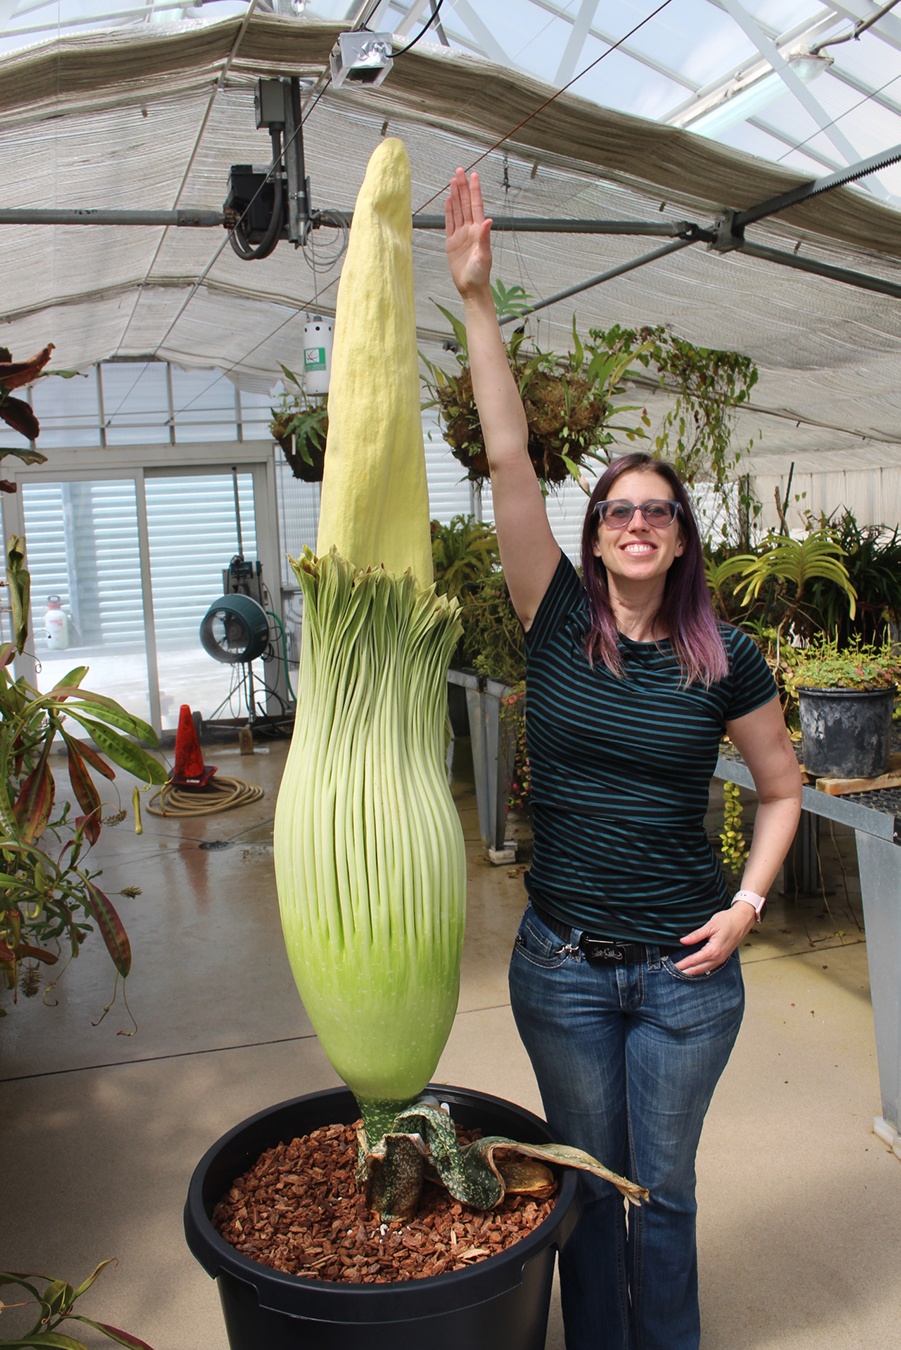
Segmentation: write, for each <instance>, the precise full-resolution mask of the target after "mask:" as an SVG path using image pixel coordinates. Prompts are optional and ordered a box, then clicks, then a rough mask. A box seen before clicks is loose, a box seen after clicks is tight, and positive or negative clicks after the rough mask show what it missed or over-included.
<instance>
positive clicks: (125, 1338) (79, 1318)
mask: <svg viewBox="0 0 901 1350" xmlns="http://www.w3.org/2000/svg"><path fill="white" fill-rule="evenodd" d="M72 1318H73V1321H76V1322H84V1324H85V1325H86V1326H89V1327H93V1328H94V1330H95V1331H102V1332H103V1334H104V1336H107V1337H108V1338H109V1339H110V1340H111V1341H113V1342H114V1343H115V1344H116V1345H125V1346H128V1347H129V1350H153V1347H152V1346H151V1345H148V1344H147V1342H146V1341H142V1340H141V1338H140V1337H139V1336H133V1335H132V1334H131V1332H130V1331H123V1330H122V1329H121V1327H113V1326H110V1324H109V1323H108V1322H94V1321H92V1320H91V1318H90V1317H85V1316H84V1314H83V1313H73V1314H72ZM0 1346H2V1341H0Z"/></svg>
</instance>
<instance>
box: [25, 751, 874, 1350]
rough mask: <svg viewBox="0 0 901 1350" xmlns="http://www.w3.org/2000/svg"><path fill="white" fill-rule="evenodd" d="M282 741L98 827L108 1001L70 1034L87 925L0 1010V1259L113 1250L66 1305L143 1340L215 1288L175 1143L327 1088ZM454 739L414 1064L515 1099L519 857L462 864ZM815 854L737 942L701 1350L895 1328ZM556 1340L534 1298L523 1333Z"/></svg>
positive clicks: (861, 962)
mask: <svg viewBox="0 0 901 1350" xmlns="http://www.w3.org/2000/svg"><path fill="white" fill-rule="evenodd" d="M285 749H286V747H285V744H284V742H281V743H279V742H274V743H270V744H264V745H262V746H258V748H257V751H256V753H255V754H254V755H253V756H252V757H250V756H244V757H241V756H239V755H238V754H237V752H236V750H232V749H223V748H222V747H216V746H212V747H211V746H206V747H205V748H204V758H205V760H206V762H207V763H208V764H209V763H213V764H217V765H218V766H219V773H220V776H222V775H228V776H233V777H239V778H242V779H245V780H247V781H248V782H252V783H258V784H260V785H261V786H263V787H264V789H265V796H264V798H263V800H262V801H261V802H259V803H258V804H254V805H250V806H246V807H242V808H240V809H239V810H237V811H231V812H225V813H222V814H219V815H214V816H208V817H202V818H195V819H193V820H190V821H184V820H173V819H166V820H161V819H159V818H155V817H151V816H147V815H146V814H145V831H144V834H143V836H140V837H136V836H135V835H134V834H132V833H131V832H130V830H129V827H128V826H127V825H124V826H120V827H118V828H117V829H106V830H104V833H103V836H102V839H101V842H100V845H99V846H98V849H97V850H96V859H97V862H98V865H101V866H102V867H103V880H102V882H101V883H100V884H101V885H102V886H103V887H104V889H105V890H106V891H107V892H108V893H109V894H110V895H114V894H115V893H116V892H118V890H119V889H120V888H121V887H123V886H126V885H137V886H140V887H141V889H142V894H141V895H140V896H139V897H138V898H136V899H133V900H125V899H122V900H121V901H117V904H119V907H120V910H121V913H122V916H123V919H124V920H125V923H126V926H127V928H128V930H129V933H130V936H131V940H132V944H133V948H134V968H133V971H132V974H131V976H130V977H129V980H128V1007H127V1008H126V1006H125V1004H124V1002H123V1000H122V996H121V993H120V996H119V998H118V999H117V1001H116V1002H115V1003H114V1005H113V1007H112V1008H111V1010H110V1011H109V1013H108V1014H107V1016H106V1017H105V1018H104V1020H103V1021H102V1022H100V1025H98V1026H95V1025H94V1023H96V1022H97V1021H98V1019H99V1018H100V1016H101V1014H102V1012H103V1009H104V1007H105V1005H106V1004H107V1003H108V1001H109V998H110V996H111V994H112V985H113V982H112V978H111V974H110V972H111V967H110V966H109V965H108V963H107V962H106V961H105V960H104V958H103V957H102V956H101V953H100V950H99V947H98V941H97V940H96V939H95V940H93V941H92V942H89V943H88V945H87V946H86V948H85V950H84V951H83V952H82V954H81V956H80V957H79V958H78V961H77V963H76V965H74V966H73V967H72V968H71V969H69V970H68V972H67V973H66V975H65V977H64V979H63V981H62V983H61V985H60V988H59V990H58V991H56V993H55V995H54V1006H49V1007H48V1006H44V1005H43V1004H42V1003H41V1001H40V1000H39V999H32V1000H20V1002H19V1003H18V1005H17V1006H16V1007H14V1008H11V1009H10V1015H9V1016H8V1017H6V1018H5V1019H3V1020H0V1159H2V1172H3V1182H2V1186H0V1267H2V1268H3V1269H7V1270H8V1269H10V1268H12V1269H17V1270H38V1271H45V1272H48V1273H50V1274H54V1275H61V1276H64V1277H66V1278H68V1279H70V1280H72V1281H80V1280H81V1279H83V1278H84V1277H85V1276H86V1275H87V1274H88V1272H89V1271H90V1270H91V1269H92V1268H93V1266H94V1265H95V1264H96V1263H97V1262H98V1261H100V1260H101V1259H103V1258H105V1257H116V1258H117V1259H118V1267H111V1268H110V1269H109V1270H108V1271H107V1272H106V1273H105V1274H104V1275H103V1276H102V1277H101V1279H100V1281H99V1283H98V1284H97V1285H96V1286H95V1287H94V1289H93V1290H92V1291H91V1293H90V1294H89V1295H88V1296H87V1297H86V1299H85V1300H84V1302H85V1308H84V1311H85V1312H87V1313H88V1314H89V1315H91V1316H93V1317H96V1318H99V1319H101V1320H106V1321H110V1322H113V1323H115V1324H117V1325H119V1326H122V1327H125V1328H127V1329H129V1330H130V1331H132V1332H134V1333H135V1334H137V1335H139V1336H141V1337H143V1338H144V1339H145V1340H146V1341H148V1342H149V1343H150V1344H151V1345H152V1346H153V1347H154V1348H155V1350H226V1339H225V1332H224V1328H223V1323H222V1318H221V1315H220V1311H219V1304H218V1296H217V1292H216V1288H215V1285H214V1284H213V1282H212V1281H211V1280H210V1279H209V1278H208V1277H207V1276H206V1275H205V1274H204V1273H203V1271H202V1270H201V1269H200V1267H199V1266H198V1265H197V1264H196V1263H195V1262H194V1260H193V1258H192V1257H191V1256H190V1254H189V1253H188V1251H187V1249H186V1247H185V1243H184V1238H183V1234H182V1206H183V1203H184V1197H185V1193H186V1189H187V1185H188V1180H189V1177H190V1175H191V1172H192V1170H193V1168H194V1166H195V1164H196V1162H197V1161H198V1159H199V1158H200V1157H201V1155H202V1154H203V1153H204V1152H205V1150H206V1149H207V1147H208V1146H209V1145H210V1144H211V1143H212V1142H213V1141H214V1140H215V1139H217V1138H218V1137H219V1136H220V1135H221V1134H223V1133H224V1132H225V1131H226V1130H227V1129H229V1128H230V1127H231V1126H232V1125H233V1124H235V1123H237V1122H238V1121H240V1120H242V1119H244V1118H245V1117H246V1116H248V1115H250V1114H252V1113H253V1112H255V1111H257V1110H260V1109H262V1108H264V1107H266V1106H268V1105H270V1104H272V1103H273V1102H277V1101H282V1100H284V1099H285V1098H288V1097H291V1096H294V1095H296V1094H298V1093H302V1092H307V1091H312V1090H315V1089H318V1088H324V1087H329V1086H332V1085H333V1084H335V1083H336V1082H337V1079H336V1077H335V1074H334V1072H333V1070H332V1069H331V1067H330V1066H329V1064H328V1062H327V1061H326V1059H325V1058H324V1056H323V1054H322V1052H321V1051H320V1049H319V1046H318V1044H317V1041H316V1038H315V1037H314V1035H313V1034H312V1031H311V1029H310V1026H309V1023H308V1021H307V1019H306V1016H305V1014H304V1011H303V1008H302V1006H301V1004H300V1001H299V999H298V996H297V994H296V991H295V988H294V985H293V981H292V979H291V975H290V972H289V969H288V964H287V960H286V958H285V955H284V950H283V946H282V941H281V935H280V929H279V922H278V915H277V909H276V903H275V896H274V886H273V876H272V849H271V824H272V813H273V809H274V804H275V794H276V790H277V786H278V782H279V778H280V773H281V769H282V765H283V762H284V754H285ZM467 750H468V745H467V742H465V741H463V742H460V743H459V745H458V747H457V754H456V756H455V760H454V775H453V788H454V793H455V796H456V799H457V802H458V806H459V810H460V814H461V818H462V821H463V825H464V831H465V835H466V839H467V851H468V858H469V921H468V929H467V937H466V947H465V953H464V961H463V986H462V995H461V1000H460V1008H459V1012H458V1015H457V1018H456V1022H455V1025H454V1029H453V1033H452V1035H451V1038H450V1041H449V1043H448V1046H447V1049H446V1051H445V1053H444V1056H443V1058H442V1060H441V1063H440V1065H439V1069H438V1072H437V1074H436V1078H438V1079H440V1080H443V1081H445V1082H449V1083H456V1084H463V1085H465V1086H468V1087H474V1088H481V1089H483V1090H486V1091H490V1092H493V1093H495V1094H497V1095H500V1096H503V1097H507V1098H511V1099H513V1100H515V1101H517V1102H519V1103H521V1104H522V1105H524V1106H526V1107H529V1108H531V1109H533V1110H537V1111H539V1112H540V1102H539V1099H538V1095H537V1091H536V1088H535V1085H534V1081H533V1078H532V1074H531V1069H530V1067H529V1064H528V1061H527V1059H526V1056H525V1054H524V1052H523V1050H522V1049H521V1047H520V1045H519V1042H518V1039H517V1036H516V1032H515V1029H514V1027H513V1023H512V1018H511V1015H510V1008H509V1004H508V998H507V989H506V966H507V959H508V951H509V947H510V943H511V941H512V937H513V933H514V931H515V928H516V924H517V921H518V916H519V913H520V911H521V909H522V905H523V891H522V877H521V871H522V868H521V866H510V865H508V866H502V867H494V866H492V865H491V864H490V863H489V862H488V861H487V859H486V857H485V854H484V850H483V848H482V846H481V843H480V841H479V839H478V826H477V816H476V810H475V799H474V795H473V791H472V783H471V777H470V766H469V762H468V758H467ZM123 797H124V799H125V801H127V799H128V791H127V789H126V790H124V791H123ZM713 819H714V817H712V820H713ZM821 848H822V853H823V864H824V875H825V876H826V878H827V894H826V896H825V898H820V899H819V900H816V901H803V902H791V903H789V902H781V901H778V900H777V901H776V902H775V903H771V906H770V911H769V915H768V918H767V921H766V924H765V926H764V928H763V930H762V931H761V933H760V935H759V936H757V935H755V936H754V937H753V938H752V939H751V940H750V941H749V943H748V944H747V947H746V949H745V951H744V952H743V955H744V957H745V976H746V983H747V990H748V1011H747V1016H746V1020H745V1026H744V1028H743V1031H742V1034H741V1036H740V1038H739V1042H738V1046H737V1048H736V1051H735V1053H734V1055H733V1058H732V1061H731V1063H730V1065H729V1068H728V1069H727V1072H726V1075H725V1077H724V1079H723V1081H722V1083H721V1085H720V1088H719V1090H718V1092H717V1095H716V1097H715V1099H714V1103H713V1106H712V1108H711V1113H710V1116H709V1119H708V1124H707V1128H706V1133H705V1137H704V1140H703V1142H702V1147H701V1155H700V1158H699V1204H700V1218H699V1224H700V1249H701V1281H702V1311H703V1319H704V1338H703V1345H704V1350H766V1348H767V1347H772V1348H773V1350H775V1348H776V1347H779V1350H832V1348H833V1347H834V1348H835V1350H855V1348H856V1347H866V1348H867V1350H895V1347H896V1346H897V1344H898V1334H899V1332H898V1329H899V1326H901V1278H899V1275H898V1256H899V1251H901V1166H899V1162H898V1159H897V1157H895V1156H893V1154H892V1153H891V1152H890V1151H889V1150H888V1149H887V1148H886V1147H885V1145H884V1144H883V1143H882V1142H881V1141H880V1140H879V1139H878V1138H876V1136H874V1134H873V1133H872V1130H871V1125H872V1120H873V1117H874V1116H875V1115H876V1114H878V1111H879V1088H878V1081H877V1074H876V1063H875V1045H874V1037H873V1025H872V1013H871V1007H870V1001H869V992H868V980H867V961H866V945H865V942H864V934H863V930H862V920H861V916H860V905H859V896H858V893H857V890H856V868H855V861H854V843H853V838H852V837H850V836H847V835H841V834H839V835H838V836H837V837H833V838H830V837H828V836H827V835H826V834H825V833H824V836H823V838H822V840H821ZM132 1017H133V1018H134V1021H135V1022H136V1023H137V1029H136V1030H135V1027H134V1026H133V1023H132ZM132 1032H134V1034H132ZM14 1316H15V1314H14V1313H11V1312H10V1313H5V1314H4V1315H3V1318H2V1320H0V1337H4V1336H10V1335H12V1334H13V1325H12V1319H13V1318H14ZM82 1331H84V1329H82ZM91 1334H92V1333H91ZM89 1344H90V1345H91V1346H92V1347H93V1346H94V1345H97V1346H100V1345H108V1344H109V1342H107V1341H105V1340H101V1339H99V1338H98V1339H96V1340H92V1341H89ZM562 1345H563V1337H562V1331H561V1326H560V1318H559V1311H558V1308H557V1303H556V1298H555V1300H554V1303H553V1305H552V1309H551V1322H550V1330H549V1334H548V1341H547V1347H548V1350H562ZM260 1350H266V1347H265V1346H261V1347H260ZM499 1350H502V1348H499Z"/></svg>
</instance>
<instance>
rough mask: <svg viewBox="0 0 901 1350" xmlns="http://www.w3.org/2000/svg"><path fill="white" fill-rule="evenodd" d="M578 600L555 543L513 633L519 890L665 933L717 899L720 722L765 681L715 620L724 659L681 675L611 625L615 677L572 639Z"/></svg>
mask: <svg viewBox="0 0 901 1350" xmlns="http://www.w3.org/2000/svg"><path fill="white" fill-rule="evenodd" d="M588 629H589V612H588V600H587V597H586V594H585V591H584V589H583V587H582V583H581V581H580V580H579V577H578V574H577V572H576V570H575V568H574V567H573V565H572V563H571V562H570V561H569V559H568V558H566V557H565V555H561V559H560V563H559V565H558V567H557V570H556V573H555V574H554V578H553V580H552V582H551V585H550V587H549V588H548V591H547V594H546V595H545V596H544V599H543V600H542V602H541V605H540V606H539V609H538V613H537V614H536V616H535V620H534V622H533V623H532V626H531V628H530V629H529V632H528V633H527V634H526V662H527V675H526V688H527V714H526V737H527V746H528V753H529V764H530V768H531V798H532V820H533V828H534V838H535V848H534V857H533V861H532V865H531V870H530V872H529V874H528V875H527V877H526V886H527V889H528V891H529V894H530V896H532V897H533V898H534V899H535V900H536V901H537V902H538V903H539V904H540V905H542V906H544V908H545V909H547V910H549V911H550V912H551V913H552V914H554V915H555V916H556V917H557V918H559V919H562V920H564V921H565V922H567V923H572V924H573V925H574V926H576V927H581V928H584V929H585V930H586V931H588V932H590V933H594V934H597V935H599V936H603V937H612V938H621V939H624V940H632V941H637V942H657V943H663V944H667V945H672V944H673V942H674V941H676V942H678V939H679V938H681V937H683V936H684V935H685V934H686V933H689V932H691V931H692V929H694V928H697V927H699V926H700V925H701V924H703V923H706V922H707V920H708V919H709V918H710V916H711V914H713V913H714V912H715V911H716V910H718V909H722V908H723V907H724V906H726V905H727V904H728V903H729V898H730V897H729V892H728V889H727V886H726V881H725V878H724V876H723V873H722V869H721V868H720V865H719V861H718V859H717V857H716V855H715V853H714V851H713V849H712V848H711V846H710V844H709V842H708V840H707V833H706V830H705V828H704V816H705V813H706V811H707V805H708V796H709V791H710V780H711V778H712V776H713V771H714V768H715V767H716V760H717V752H718V746H719V742H720V740H721V738H722V736H723V734H724V732H725V724H726V722H727V721H729V720H731V719H732V718H736V717H742V716H744V714H746V713H749V712H753V711H754V709H755V708H759V707H761V706H762V705H763V704H764V703H767V702H769V700H770V699H771V698H773V697H774V696H775V694H776V686H775V683H774V680H773V677H772V674H771V673H770V670H769V667H768V666H767V664H766V661H765V660H764V658H763V656H762V654H761V653H760V651H759V649H758V648H757V647H756V646H755V644H754V642H753V641H752V640H751V638H749V637H748V636H747V634H745V633H742V632H740V631H739V630H738V629H737V628H732V627H730V626H729V625H727V624H723V625H721V632H722V636H723V641H724V644H725V648H726V654H727V656H728V660H729V673H728V675H727V676H726V677H725V678H724V679H723V680H720V681H718V682H717V683H716V684H714V685H712V686H711V687H710V688H709V689H705V688H704V686H703V685H697V684H695V685H691V686H689V687H688V688H685V687H684V686H683V685H682V683H681V671H680V669H679V666H678V663H677V661H676V658H675V656H674V654H673V651H672V646H671V644H670V642H669V641H668V640H667V641H663V642H659V643H656V642H632V641H631V640H630V639H629V638H626V637H621V639H620V641H621V646H622V652H623V659H624V662H625V668H626V676H625V679H619V678H617V677H616V676H615V675H613V674H611V672H610V671H609V670H608V669H607V667H606V666H605V665H603V664H597V665H595V666H594V668H592V667H591V665H590V664H589V662H588V658H587V657H586V655H585V652H584V641H585V637H586V634H587V632H588Z"/></svg>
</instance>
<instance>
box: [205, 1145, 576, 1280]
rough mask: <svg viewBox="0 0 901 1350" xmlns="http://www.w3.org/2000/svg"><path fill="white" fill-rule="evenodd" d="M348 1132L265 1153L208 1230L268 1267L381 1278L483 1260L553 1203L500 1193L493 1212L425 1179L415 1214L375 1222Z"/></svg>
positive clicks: (326, 1276) (321, 1276) (317, 1275)
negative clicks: (472, 1206)
mask: <svg viewBox="0 0 901 1350" xmlns="http://www.w3.org/2000/svg"><path fill="white" fill-rule="evenodd" d="M356 1130H357V1126H356V1125H329V1126H324V1127H323V1128H321V1129H318V1130H314V1131H313V1132H312V1134H309V1135H304V1136H303V1137H302V1138H300V1139H294V1140H293V1141H292V1142H291V1143H289V1144H279V1145H277V1146H276V1147H275V1148H273V1149H269V1150H268V1151H267V1152H266V1153H264V1154H263V1155H262V1156H261V1157H260V1158H259V1159H258V1161H257V1162H256V1163H255V1165H254V1166H253V1167H252V1168H251V1169H250V1170H249V1171H248V1172H246V1173H245V1174H244V1175H243V1176H241V1177H238V1178H236V1180H235V1181H234V1182H233V1183H232V1185H231V1187H230V1188H229V1190H228V1192H227V1194H226V1195H225V1196H223V1198H222V1200H220V1202H219V1204H218V1205H217V1206H216V1209H215V1210H214V1212H213V1216H212V1222H213V1225H214V1227H215V1228H216V1229H217V1231H218V1232H219V1233H220V1234H221V1236H222V1237H224V1238H225V1240H226V1241H227V1242H230V1243H231V1244H232V1246H233V1247H236V1248H237V1249H238V1251H240V1252H243V1254H244V1255H245V1256H248V1257H250V1258H251V1259H252V1260H255V1261H259V1262H261V1263H262V1264H263V1265H267V1266H271V1267H272V1268H273V1269H275V1270H283V1271H287V1272H289V1273H291V1274H294V1275H303V1276H305V1277H306V1278H307V1279H314V1280H334V1281H339V1282H343V1283H345V1284H387V1283H390V1282H392V1281H403V1280H421V1279H425V1278H426V1277H428V1276H431V1275H443V1274H445V1273H447V1272H448V1271H453V1270H462V1269H463V1268H464V1267H466V1266H469V1265H472V1264H473V1262H475V1261H482V1260H484V1259H485V1258H486V1257H488V1256H492V1255H494V1254H495V1253H496V1252H499V1251H502V1250H504V1249H505V1248H507V1247H510V1246H512V1245H513V1243H515V1242H518V1241H519V1240H520V1239H521V1238H523V1237H526V1236H528V1234H529V1233H530V1232H531V1231H532V1229H533V1228H535V1227H536V1226H537V1225H538V1224H539V1223H541V1222H542V1220H544V1219H545V1218H546V1217H547V1215H548V1214H549V1213H550V1212H551V1209H552V1208H553V1203H554V1202H553V1199H550V1200H543V1201H536V1200H533V1199H530V1198H529V1197H527V1196H521V1195H507V1196H505V1197H504V1199H503V1200H502V1201H501V1203H500V1205H498V1206H497V1207H496V1208H495V1209H491V1210H486V1211H483V1210H476V1209H470V1208H469V1207H468V1206H466V1205H461V1204H460V1203H459V1202H458V1201H456V1200H453V1199H452V1198H451V1196H449V1195H448V1193H447V1191H445V1190H444V1189H443V1187H440V1186H436V1185H433V1184H431V1183H430V1182H426V1185H425V1188H424V1191H423V1203H422V1205H421V1207H420V1210H419V1213H418V1214H417V1216H416V1218H415V1219H414V1220H412V1221H411V1222H402V1221H395V1222H392V1223H387V1224H380V1223H379V1221H378V1219H377V1217H376V1216H375V1215H374V1214H373V1213H372V1212H371V1210H369V1209H368V1207H367V1205H366V1201H365V1198H364V1196H363V1193H362V1190H361V1188H360V1187H359V1186H358V1184H357V1182H356V1179H355V1171H356V1163H357V1137H356ZM472 1137H474V1136H473V1135H472V1133H470V1134H468V1135H465V1132H461V1138H464V1139H465V1138H472Z"/></svg>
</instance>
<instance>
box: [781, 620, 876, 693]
mask: <svg viewBox="0 0 901 1350" xmlns="http://www.w3.org/2000/svg"><path fill="white" fill-rule="evenodd" d="M783 655H784V659H785V663H786V667H787V669H786V671H785V673H784V681H785V685H786V688H787V689H788V690H789V691H790V692H791V693H792V694H793V695H795V696H796V695H797V691H798V689H800V688H804V687H810V688H812V689H891V688H893V687H896V686H897V685H898V683H899V682H901V650H899V649H898V648H896V647H895V646H894V645H893V644H892V643H890V642H884V643H882V644H880V645H878V646H877V645H876V644H875V643H871V642H864V641H863V639H862V638H860V637H859V636H857V637H855V638H853V639H852V640H851V641H850V642H849V643H847V644H845V645H841V644H840V643H839V642H838V641H837V640H836V639H834V638H833V639H830V638H827V637H825V636H824V635H820V636H819V637H816V638H814V639H813V640H812V641H811V642H810V643H809V644H808V645H807V646H806V647H788V648H786V649H785V650H784V653H783Z"/></svg>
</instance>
